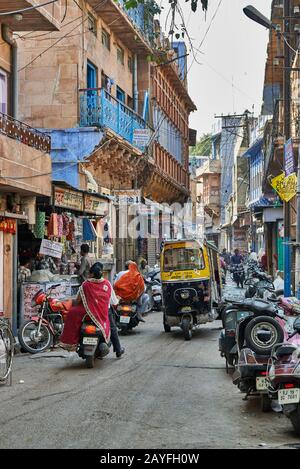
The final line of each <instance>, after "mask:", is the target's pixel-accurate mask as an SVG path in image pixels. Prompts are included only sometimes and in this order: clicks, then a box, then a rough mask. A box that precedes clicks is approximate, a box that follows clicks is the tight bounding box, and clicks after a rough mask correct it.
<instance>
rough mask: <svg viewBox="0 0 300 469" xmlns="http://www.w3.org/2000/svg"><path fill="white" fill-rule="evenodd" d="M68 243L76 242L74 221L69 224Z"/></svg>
mask: <svg viewBox="0 0 300 469" xmlns="http://www.w3.org/2000/svg"><path fill="white" fill-rule="evenodd" d="M66 236H67V241H74V239H75V223H74V221H73V220H72V221H70V222H69V224H68V232H67V234H66Z"/></svg>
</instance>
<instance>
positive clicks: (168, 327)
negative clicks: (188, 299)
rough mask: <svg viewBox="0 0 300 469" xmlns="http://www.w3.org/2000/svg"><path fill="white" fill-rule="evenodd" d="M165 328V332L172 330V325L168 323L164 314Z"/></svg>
mask: <svg viewBox="0 0 300 469" xmlns="http://www.w3.org/2000/svg"><path fill="white" fill-rule="evenodd" d="M164 330H165V332H171V326H169V324H167V323H166V319H165V316H164Z"/></svg>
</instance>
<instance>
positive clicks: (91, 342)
mask: <svg viewBox="0 0 300 469" xmlns="http://www.w3.org/2000/svg"><path fill="white" fill-rule="evenodd" d="M109 347H110V344H107V343H106V342H105V339H104V337H103V334H102V331H101V329H99V327H97V326H96V325H95V324H94V323H93V321H92V320H91V318H90V317H89V316H88V315H86V316H85V317H84V318H83V321H82V326H81V329H80V339H79V344H78V348H77V353H78V355H79V357H81V358H82V359H83V360H85V362H86V366H87V368H94V365H95V359H96V358H101V359H102V358H104V357H105V356H106V355H107V354H108V353H109Z"/></svg>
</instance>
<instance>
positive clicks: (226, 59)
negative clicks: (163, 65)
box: [162, 0, 271, 139]
mask: <svg viewBox="0 0 300 469" xmlns="http://www.w3.org/2000/svg"><path fill="white" fill-rule="evenodd" d="M220 1H221V6H220V7H219V10H218V12H217V15H216V17H215V19H214V20H213V22H212V25H211V28H210V30H209V32H208V34H207V37H206V39H205V40H204V42H203V45H202V47H201V52H202V53H199V52H198V53H197V51H195V54H197V56H196V59H197V62H200V64H198V63H197V62H196V61H194V63H193V64H192V65H191V62H192V61H193V55H192V53H190V55H189V57H188V67H189V66H190V65H191V68H190V71H189V73H188V89H189V94H190V96H191V98H192V99H193V101H194V102H195V104H196V106H197V111H195V112H194V113H192V114H191V116H190V127H191V128H193V129H196V130H197V137H198V139H199V137H201V135H202V134H204V133H207V132H211V131H212V126H213V124H214V123H215V121H216V119H215V118H214V116H215V115H220V114H222V113H223V114H228V113H237V114H240V113H243V112H244V111H245V110H246V109H249V111H251V112H252V111H253V106H254V112H255V114H256V115H258V114H259V112H260V109H261V104H262V92H263V80H264V72H265V62H266V56H267V43H268V37H269V31H268V30H267V29H265V28H264V27H263V26H260V25H258V24H257V23H254V22H253V21H251V20H250V19H248V18H247V17H246V16H245V15H244V13H243V8H244V7H245V6H247V5H249V4H251V5H253V6H255V7H256V8H257V9H258V10H259V11H261V12H262V13H263V14H264V15H265V16H267V17H270V13H271V0H209V10H208V13H207V15H206V19H205V14H204V12H202V9H201V6H200V5H199V6H198V9H197V11H196V12H195V13H193V12H192V13H191V10H190V1H189V2H185V1H184V0H180V4H181V7H182V9H183V12H184V19H185V24H186V27H187V30H188V32H189V35H190V37H191V39H192V42H193V44H194V46H195V47H196V48H199V45H200V43H201V41H202V39H203V37H204V35H205V33H206V30H207V28H208V26H209V24H210V21H211V18H212V17H213V15H214V13H215V11H216V9H217V7H218V4H219V2H220ZM199 4H200V2H199ZM162 5H163V6H164V7H165V8H164V13H163V14H162V18H164V17H165V14H166V13H165V12H166V10H167V9H168V3H167V0H163V1H162ZM162 25H163V27H164V26H165V23H164V21H163V22H162Z"/></svg>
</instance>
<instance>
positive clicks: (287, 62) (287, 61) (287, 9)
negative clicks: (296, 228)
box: [243, 0, 292, 296]
mask: <svg viewBox="0 0 300 469" xmlns="http://www.w3.org/2000/svg"><path fill="white" fill-rule="evenodd" d="M243 11H244V13H245V15H246V16H248V18H250V19H251V20H253V21H255V22H256V23H258V24H260V25H262V26H264V27H266V28H268V29H274V30H275V31H276V32H277V28H276V26H275V25H274V24H272V22H271V21H270V20H269V19H268V18H266V17H265V16H264V15H262V14H261V13H260V12H259V11H258V10H257V9H256V8H254V7H253V6H251V5H249V6H247V7H245V8H244V9H243ZM290 18H291V1H290V0H284V32H283V35H284V36H285V35H288V37H289V33H290V31H291V27H290ZM290 73H291V49H290V46H289V44H288V42H287V41H284V80H283V94H284V134H285V141H288V140H289V139H290V137H291V82H290ZM290 219H291V218H290V204H289V202H285V203H284V295H285V296H291V269H292V256H291V234H290V230H291V224H290Z"/></svg>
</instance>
